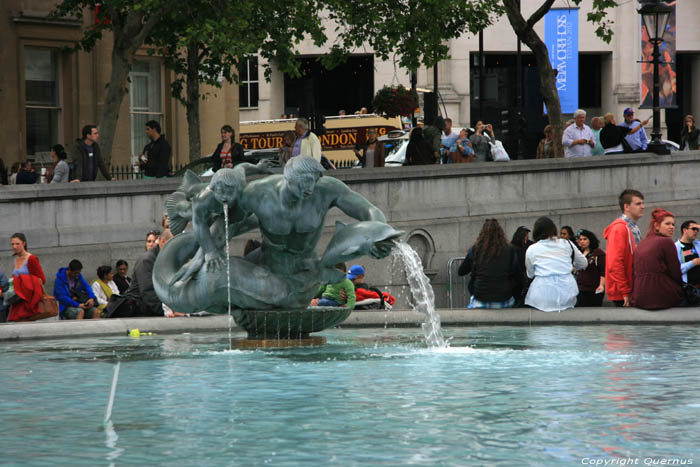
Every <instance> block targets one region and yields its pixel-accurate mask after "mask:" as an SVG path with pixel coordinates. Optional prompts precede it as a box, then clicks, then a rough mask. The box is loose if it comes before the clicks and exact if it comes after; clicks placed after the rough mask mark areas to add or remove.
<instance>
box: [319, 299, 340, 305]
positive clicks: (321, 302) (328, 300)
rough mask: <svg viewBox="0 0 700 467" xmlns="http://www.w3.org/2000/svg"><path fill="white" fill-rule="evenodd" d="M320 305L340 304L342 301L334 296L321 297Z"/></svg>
mask: <svg viewBox="0 0 700 467" xmlns="http://www.w3.org/2000/svg"><path fill="white" fill-rule="evenodd" d="M318 306H340V303H338V302H336V301H335V300H333V299H332V298H319V299H318Z"/></svg>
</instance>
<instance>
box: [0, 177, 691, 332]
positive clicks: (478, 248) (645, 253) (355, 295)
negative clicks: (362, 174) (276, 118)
mask: <svg viewBox="0 0 700 467" xmlns="http://www.w3.org/2000/svg"><path fill="white" fill-rule="evenodd" d="M618 202H619V206H620V210H621V215H620V216H619V217H618V218H616V219H614V220H613V221H612V222H611V223H610V225H608V226H607V227H606V228H605V230H604V232H603V238H604V239H605V240H606V241H607V245H606V251H603V249H601V248H600V241H599V239H598V236H597V235H596V234H595V233H594V232H593V231H591V230H590V229H586V228H581V229H579V230H578V231H577V232H576V233H574V229H572V228H571V227H570V226H562V227H561V229H557V227H556V225H555V224H554V222H553V221H552V219H550V218H549V217H546V216H544V217H540V218H539V219H537V220H536V221H535V223H534V226H533V228H532V230H530V229H529V228H528V227H525V226H520V227H518V229H517V230H516V231H515V233H514V234H513V236H512V238H511V241H510V242H508V240H507V239H506V234H505V232H504V230H503V228H502V227H501V225H500V223H499V222H498V220H496V219H486V221H485V222H484V225H483V227H482V229H481V231H480V233H479V235H478V237H477V239H476V241H475V242H474V244H473V245H472V246H471V247H470V248H469V249H468V250H467V254H466V257H465V259H464V261H463V262H462V264H461V265H460V267H459V271H458V273H459V275H462V276H464V275H467V274H470V280H469V284H468V289H469V292H470V294H471V298H470V301H469V304H468V308H488V309H500V308H510V307H515V306H529V307H533V308H536V309H539V310H542V311H561V310H565V309H568V308H572V307H599V306H601V305H602V304H603V299H604V297H605V296H607V299H608V300H609V301H610V302H612V303H613V304H614V305H615V306H619V307H629V306H634V307H637V308H642V309H647V310H660V309H667V308H672V307H677V306H691V305H697V304H699V302H700V297H699V296H698V293H697V288H698V287H700V267H698V266H700V240H698V238H697V237H698V231H700V225H699V224H698V223H697V222H696V221H695V220H690V219H689V220H685V221H684V222H683V223H682V224H681V232H680V238H679V239H678V241H676V242H675V243H674V242H673V240H672V237H673V235H674V232H675V216H674V215H673V214H672V213H671V212H669V211H667V210H665V209H663V208H656V209H654V210H653V211H652V213H651V219H650V221H649V226H648V228H647V232H646V234H645V235H643V234H642V231H641V229H640V227H639V226H638V222H639V221H640V220H641V218H642V216H643V214H644V195H643V194H642V193H640V192H639V191H636V190H632V189H627V190H624V191H623V192H622V193H621V194H620V196H619V199H618ZM163 226H164V230H163V231H162V232H161V231H150V232H148V234H147V235H146V239H145V250H146V251H145V252H144V254H143V255H142V256H141V257H140V258H139V259H138V261H137V262H136V264H135V266H134V269H133V272H132V275H131V276H129V275H128V271H129V265H128V263H127V262H126V261H125V260H122V259H120V260H118V261H117V262H116V264H115V267H114V268H112V266H111V265H102V266H100V267H98V268H97V271H96V274H95V277H94V279H93V280H92V281H91V282H88V281H87V280H86V279H85V277H84V276H83V273H82V271H83V265H82V263H81V262H80V260H78V259H73V260H71V261H70V262H69V263H68V265H67V266H65V267H61V268H59V269H58V271H57V272H56V276H55V280H54V289H53V296H54V297H55V299H56V301H57V302H58V315H59V318H60V319H100V318H119V317H134V316H166V317H175V316H185V315H184V314H182V313H178V312H177V311H175V310H171V309H170V308H168V306H167V305H165V304H163V303H162V302H161V301H160V299H159V298H158V296H157V294H156V293H155V290H154V287H153V282H152V276H153V265H154V263H155V261H156V258H157V256H158V254H159V252H160V249H161V248H162V247H163V246H164V245H165V244H166V243H167V242H168V240H169V239H170V238H172V233H171V232H170V230H169V229H168V228H167V227H168V224H167V218H165V217H164V219H163ZM530 233H532V240H531V239H530ZM10 245H11V247H12V252H13V256H14V257H15V259H14V269H13V271H12V274H11V279H8V277H7V276H6V275H5V274H4V273H3V272H2V271H0V298H2V301H1V302H0V322H3V321H6V320H9V321H24V320H34V319H41V318H44V317H46V316H43V315H42V309H41V308H40V302H41V300H42V298H43V297H45V296H46V294H47V291H46V290H45V289H44V284H45V283H46V276H45V274H44V271H43V269H42V267H41V263H40V262H39V259H38V258H37V257H36V256H35V255H33V254H31V253H30V252H29V251H28V244H27V239H26V236H25V235H24V234H23V233H16V234H14V235H12V237H11V239H10ZM259 247H260V244H259V242H252V243H251V242H249V243H248V244H246V248H245V252H244V253H245V254H250V253H251V250H255V249H256V248H259ZM336 268H337V269H340V270H342V271H343V272H346V277H345V279H343V280H342V281H340V282H338V283H335V284H327V285H324V286H322V287H321V288H320V289H319V291H318V293H317V295H316V297H315V298H314V299H313V300H312V301H311V303H310V305H311V306H342V307H347V308H350V309H373V308H390V306H391V305H393V303H394V301H395V299H394V297H392V296H391V295H390V294H388V293H386V292H382V291H380V290H378V289H377V288H375V287H371V286H368V285H366V284H365V283H364V279H365V269H364V268H363V267H362V266H361V265H357V264H356V265H353V266H351V267H350V268H349V270H347V271H346V266H345V264H344V263H339V264H338V265H336Z"/></svg>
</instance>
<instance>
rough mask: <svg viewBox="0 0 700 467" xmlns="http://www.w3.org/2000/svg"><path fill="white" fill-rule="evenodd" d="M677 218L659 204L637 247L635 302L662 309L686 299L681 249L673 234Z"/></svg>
mask: <svg viewBox="0 0 700 467" xmlns="http://www.w3.org/2000/svg"><path fill="white" fill-rule="evenodd" d="M675 228H676V221H675V218H674V216H673V214H671V213H670V212H668V211H666V210H664V209H661V208H656V209H654V211H653V212H652V213H651V222H650V223H649V231H648V232H647V235H646V237H644V240H642V241H641V242H640V243H639V245H637V248H636V249H635V250H634V259H633V263H632V278H633V284H632V296H631V298H630V302H631V304H632V306H636V307H637V308H643V309H645V310H661V309H664V308H671V307H674V306H680V305H681V303H682V302H683V298H684V296H683V277H682V276H681V264H680V262H679V261H678V252H677V251H676V246H675V245H674V244H673V240H671V237H672V236H673V231H674V230H675Z"/></svg>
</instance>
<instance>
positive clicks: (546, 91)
mask: <svg viewBox="0 0 700 467" xmlns="http://www.w3.org/2000/svg"><path fill="white" fill-rule="evenodd" d="M571 1H572V3H573V4H575V5H580V4H581V1H582V0H571ZM553 4H554V0H545V1H544V2H543V3H542V5H541V6H540V7H539V8H538V9H537V10H536V11H535V12H534V13H533V14H532V15H531V16H530V17H529V18H528V19H527V20H526V19H525V18H524V17H523V16H522V14H521V13H520V2H519V0H503V6H504V8H505V12H506V15H507V16H508V21H509V22H510V25H511V26H512V28H513V30H514V31H515V34H516V35H517V36H518V38H519V39H520V40H521V41H522V42H524V43H525V44H526V45H527V46H528V47H530V50H532V53H533V54H534V55H535V60H536V61H537V69H538V70H539V72H540V94H541V95H542V99H543V100H544V104H545V105H546V106H547V114H548V115H549V124H550V125H551V126H552V131H553V133H554V136H553V141H552V152H553V153H554V154H555V155H556V156H557V157H561V156H562V155H563V149H562V144H561V138H562V133H563V128H562V126H563V125H562V119H561V103H560V102H559V93H558V92H557V83H556V75H555V73H554V69H553V68H552V63H551V62H550V61H549V54H548V52H547V46H546V45H545V43H544V41H542V39H541V38H540V36H538V35H537V33H536V32H535V30H534V26H535V24H537V22H538V21H539V20H540V19H542V17H544V15H545V14H547V12H548V11H549V10H550V9H551V8H552V5H553ZM615 6H617V4H616V3H615V1H614V0H593V10H592V11H591V12H590V13H588V15H587V20H588V21H590V22H592V23H595V24H597V28H596V35H597V36H598V37H600V38H601V39H603V40H604V41H605V42H608V43H609V42H610V40H611V39H612V29H611V27H610V26H611V24H612V22H611V21H609V20H607V19H606V18H607V15H606V11H607V9H608V8H612V7H615Z"/></svg>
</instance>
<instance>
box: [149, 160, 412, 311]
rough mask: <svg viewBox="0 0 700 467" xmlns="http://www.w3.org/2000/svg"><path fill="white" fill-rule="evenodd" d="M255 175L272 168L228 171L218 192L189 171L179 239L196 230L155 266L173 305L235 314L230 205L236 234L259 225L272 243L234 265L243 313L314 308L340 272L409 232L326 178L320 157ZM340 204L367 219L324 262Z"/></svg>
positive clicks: (179, 200) (381, 253)
mask: <svg viewBox="0 0 700 467" xmlns="http://www.w3.org/2000/svg"><path fill="white" fill-rule="evenodd" d="M224 171H225V172H224ZM254 171H264V169H263V168H260V167H257V166H252V165H250V164H247V165H246V166H243V167H241V166H240V165H239V166H236V168H234V169H221V170H219V171H218V172H216V174H215V175H214V177H212V180H211V182H210V183H209V184H208V185H203V184H201V183H200V181H199V179H198V178H197V177H196V176H194V174H188V175H187V176H186V177H185V181H184V182H183V185H182V186H181V187H180V189H178V191H177V192H176V193H175V194H173V196H171V197H170V198H169V200H168V202H167V208H168V209H167V210H168V217H169V219H170V223H171V228H173V227H174V230H173V233H179V232H181V231H182V229H183V228H184V225H185V224H186V221H187V220H188V218H191V221H192V226H193V232H183V233H180V234H179V235H177V236H176V237H175V238H174V239H172V240H171V241H170V242H168V244H167V245H166V247H165V248H164V249H163V251H161V253H160V255H158V260H157V261H156V264H155V267H154V274H153V282H154V286H155V290H156V293H157V294H158V296H159V297H160V298H161V300H162V301H163V303H165V304H166V305H168V306H169V307H170V308H172V309H174V310H177V311H180V312H183V313H187V312H195V311H199V310H207V311H212V312H225V311H226V309H227V306H228V301H227V296H228V290H227V287H229V285H228V279H227V271H226V259H227V258H226V251H225V247H224V245H225V240H226V235H225V230H226V229H225V227H226V225H225V224H224V222H223V218H224V216H223V211H224V205H226V206H227V207H228V219H229V225H228V227H229V229H228V230H229V237H233V236H236V235H240V234H242V233H244V232H247V231H250V230H253V229H255V228H259V229H260V232H261V234H262V237H263V242H262V246H261V247H260V249H258V250H256V251H255V252H253V253H251V254H249V255H248V256H246V257H245V258H241V257H235V256H231V257H229V258H228V267H229V268H230V292H231V304H232V306H233V307H234V308H239V309H252V310H274V309H301V308H304V309H305V308H306V306H307V305H308V303H309V301H310V299H311V298H312V297H313V295H314V294H315V292H316V291H317V289H318V286H319V285H320V284H321V283H332V282H338V281H340V280H342V278H343V273H342V272H340V271H338V270H337V269H334V268H333V265H335V264H336V263H339V262H342V261H348V260H351V259H354V258H357V257H360V256H363V255H369V256H371V257H373V258H377V259H379V258H383V257H385V256H387V255H389V253H391V250H392V248H393V247H394V245H395V244H394V240H396V239H397V238H398V237H400V236H401V234H402V232H399V231H396V230H394V229H393V228H392V227H391V226H389V225H388V224H387V223H386V219H385V217H384V214H382V212H381V211H380V210H379V209H378V208H376V207H375V206H374V205H373V204H372V203H370V202H369V201H367V200H366V199H365V198H364V197H362V196H361V195H360V194H358V193H356V192H354V191H352V190H351V189H350V188H348V187H347V186H346V185H345V184H344V183H343V182H341V181H340V180H338V179H335V178H332V177H323V176H322V175H323V172H324V169H323V167H322V166H321V164H320V163H319V162H317V161H316V160H315V159H313V158H311V157H306V156H298V157H294V158H292V159H290V161H289V162H287V164H286V165H285V167H284V174H283V175H269V176H267V177H265V178H261V179H258V180H254V181H252V182H250V183H246V180H245V175H246V173H250V172H254ZM222 172H223V173H222ZM332 207H337V208H338V209H340V210H341V211H342V212H344V213H345V214H347V215H348V216H350V217H352V218H354V219H357V220H358V221H360V222H357V223H355V224H351V225H344V224H342V223H338V224H337V225H336V232H335V234H334V236H333V238H332V239H331V241H330V243H329V245H328V247H327V249H326V251H325V252H324V254H323V255H322V256H319V254H318V252H317V250H316V247H317V244H318V241H319V239H320V237H321V234H322V232H323V225H324V219H325V216H326V213H327V212H328V210H329V209H331V208H332ZM190 212H191V215H189V213H190Z"/></svg>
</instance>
